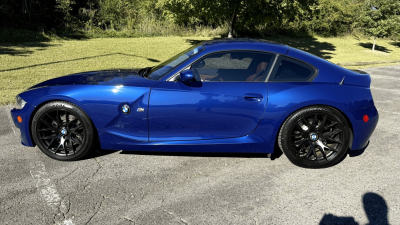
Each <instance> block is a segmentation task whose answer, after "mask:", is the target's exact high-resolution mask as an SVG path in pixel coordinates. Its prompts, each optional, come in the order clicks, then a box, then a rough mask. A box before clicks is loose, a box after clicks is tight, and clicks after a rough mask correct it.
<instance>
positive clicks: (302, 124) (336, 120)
mask: <svg viewBox="0 0 400 225" xmlns="http://www.w3.org/2000/svg"><path fill="white" fill-rule="evenodd" d="M278 144H279V147H280V148H281V150H282V151H283V152H284V153H285V155H286V156H287V157H288V159H289V160H290V161H291V162H292V163H294V164H295V165H298V166H301V167H305V168H325V167H329V166H332V165H334V164H336V163H337V162H339V161H340V160H341V159H342V158H343V157H344V155H345V154H346V152H347V149H348V146H349V127H348V124H347V121H346V119H345V118H344V117H343V115H342V114H341V113H340V112H338V111H337V110H335V109H333V108H331V107H326V106H312V107H307V108H304V109H301V110H299V111H297V112H295V113H294V114H292V115H291V116H289V118H288V119H286V121H285V122H284V124H283V125H282V128H281V129H280V132H279V137H278Z"/></svg>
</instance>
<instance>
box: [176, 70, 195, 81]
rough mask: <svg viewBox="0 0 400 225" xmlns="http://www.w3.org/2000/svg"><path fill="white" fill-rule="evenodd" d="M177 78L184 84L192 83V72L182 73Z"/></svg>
mask: <svg viewBox="0 0 400 225" xmlns="http://www.w3.org/2000/svg"><path fill="white" fill-rule="evenodd" d="M179 76H180V79H181V81H182V82H184V83H190V82H192V81H194V77H193V72H192V71H191V70H185V71H182V72H181V73H180V74H179Z"/></svg>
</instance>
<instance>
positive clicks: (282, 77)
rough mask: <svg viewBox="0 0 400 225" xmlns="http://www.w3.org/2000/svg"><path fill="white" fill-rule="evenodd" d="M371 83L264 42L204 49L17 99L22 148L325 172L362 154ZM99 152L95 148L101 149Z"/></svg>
mask: <svg viewBox="0 0 400 225" xmlns="http://www.w3.org/2000/svg"><path fill="white" fill-rule="evenodd" d="M370 84H371V77H370V76H369V75H368V74H366V73H364V72H362V71H351V70H347V69H345V68H342V67H340V66H337V65H335V64H332V63H330V62H328V61H326V60H324V59H321V58H319V57H316V56H314V55H312V54H309V53H306V52H303V51H301V50H298V49H295V48H292V47H289V46H286V45H281V44H276V43H272V42H268V41H263V40H254V39H225V40H215V41H208V42H204V43H202V44H200V45H197V46H194V47H192V48H190V49H187V50H186V51H184V52H182V53H180V54H178V55H176V56H174V57H172V58H170V59H169V60H167V61H165V62H163V63H161V64H159V65H158V66H155V67H147V68H143V69H140V70H133V69H132V70H107V71H95V72H84V73H79V74H72V75H68V76H63V77H58V78H55V79H51V80H47V81H44V82H42V83H40V84H37V85H35V86H32V87H31V88H29V89H28V90H26V91H25V92H23V93H21V94H19V95H18V96H17V97H16V106H15V108H14V109H13V110H11V115H12V118H13V120H14V123H15V125H16V126H17V127H18V128H19V129H20V130H21V140H22V144H23V145H25V146H31V147H33V146H36V145H37V146H38V148H39V149H40V150H41V151H42V152H43V153H44V154H46V155H47V156H49V157H51V158H54V159H57V160H77V159H80V158H82V157H84V156H85V155H87V154H88V153H89V152H90V151H91V150H92V149H93V148H95V147H100V148H102V149H112V150H140V151H168V152H237V153H239V152H240V153H273V151H274V148H275V146H279V148H280V149H281V150H282V151H283V152H284V154H285V155H286V156H287V157H288V159H289V160H290V161H291V162H292V163H294V164H295V165H298V166H301V167H306V168H324V167H329V166H332V165H334V164H336V163H338V162H339V161H340V160H341V159H342V158H343V157H344V156H345V154H346V153H347V152H348V151H351V150H358V149H363V148H365V147H366V146H367V144H368V142H369V138H370V136H371V135H372V133H373V131H374V129H375V127H376V125H377V123H378V112H377V110H376V108H375V106H374V101H373V98H372V94H371V90H370ZM98 145H99V146H98Z"/></svg>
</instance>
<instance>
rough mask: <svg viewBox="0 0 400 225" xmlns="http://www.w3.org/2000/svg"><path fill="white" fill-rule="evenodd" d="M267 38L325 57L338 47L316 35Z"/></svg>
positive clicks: (329, 55)
mask: <svg viewBox="0 0 400 225" xmlns="http://www.w3.org/2000/svg"><path fill="white" fill-rule="evenodd" d="M218 39H223V38H213V39H211V40H218ZM266 40H269V41H274V42H277V43H281V44H285V45H289V46H290V47H294V48H298V49H300V50H303V51H306V52H309V53H311V54H314V55H316V56H318V57H321V58H323V59H331V58H332V55H334V53H331V52H327V51H335V50H336V47H335V46H334V45H333V44H331V43H329V42H320V41H318V40H317V39H316V38H314V37H302V38H294V37H293V38H292V37H270V38H268V39H266ZM186 42H188V43H190V44H191V45H198V44H200V43H201V42H203V41H202V40H196V39H187V40H186Z"/></svg>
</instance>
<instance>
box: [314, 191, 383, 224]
mask: <svg viewBox="0 0 400 225" xmlns="http://www.w3.org/2000/svg"><path fill="white" fill-rule="evenodd" d="M362 200H363V205H364V211H365V214H366V215H367V218H368V221H369V223H367V225H375V224H381V225H388V224H389V221H388V206H387V204H386V201H385V199H384V198H383V197H382V196H380V195H378V194H375V193H372V192H368V193H366V194H364V196H363V199H362ZM319 224H320V225H333V224H335V225H358V224H359V223H358V222H357V221H356V220H355V219H354V217H340V216H335V215H333V214H325V215H324V217H323V218H322V219H321V221H320V223H319Z"/></svg>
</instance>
